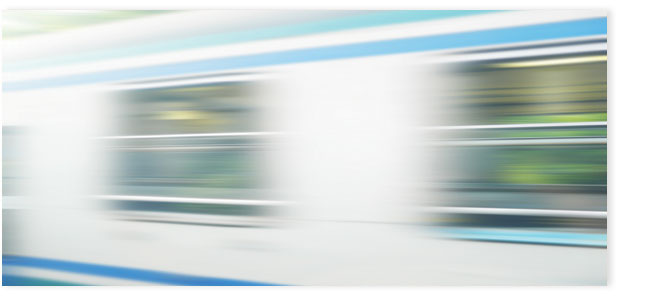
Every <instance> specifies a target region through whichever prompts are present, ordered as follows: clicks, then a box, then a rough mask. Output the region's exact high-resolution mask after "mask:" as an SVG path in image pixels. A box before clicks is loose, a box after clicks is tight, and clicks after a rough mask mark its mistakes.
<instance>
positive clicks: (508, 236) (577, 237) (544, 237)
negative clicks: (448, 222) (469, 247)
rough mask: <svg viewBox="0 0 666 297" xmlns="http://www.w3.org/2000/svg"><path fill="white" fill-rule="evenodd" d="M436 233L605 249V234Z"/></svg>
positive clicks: (466, 230) (468, 230)
mask: <svg viewBox="0 0 666 297" xmlns="http://www.w3.org/2000/svg"><path fill="white" fill-rule="evenodd" d="M438 231H439V232H441V233H442V234H443V235H444V236H445V237H447V238H451V239H467V240H483V241H504V242H519V243H539V244H554V245H580V246H594V247H606V234H589V233H572V232H547V231H525V230H500V229H482V228H442V229H439V230H438Z"/></svg>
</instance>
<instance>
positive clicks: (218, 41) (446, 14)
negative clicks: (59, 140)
mask: <svg viewBox="0 0 666 297" xmlns="http://www.w3.org/2000/svg"><path fill="white" fill-rule="evenodd" d="M490 12H496V11H493V10H402V11H386V12H372V13H367V14H362V15H354V16H348V17H341V18H335V19H327V20H321V21H316V22H309V23H299V24H291V25H284V26H275V27H270V28H260V29H252V30H246V31H237V32H225V33H220V34H211V35H202V36H194V37H190V38H185V39H179V40H171V41H164V42H157V43H151V44H143V45H136V46H131V47H124V48H114V49H108V50H99V51H91V52H84V53H79V54H76V55H67V56H62V57H57V58H46V59H39V60H30V61H25V62H16V63H8V64H6V65H5V67H4V68H3V71H7V72H10V71H20V70H29V69H35V68H42V67H53V66H62V65H66V64H72V63H83V62H91V61H100V60H105V59H113V58H121V57H131V56H138V55H147V54H155V53H162V52H169V51H178V50H186V49H194V48H201V47H208V46H219V45H228V44H234V43H242V42H250V41H259V40H267V39H276V38H286V37H294V36H299V35H308V34H317V33H326V32H335V31H342V30H350V29H359V28H366V27H375V26H383V25H391V24H401V23H409V22H419V21H428V20H435V19H445V18H454V17H462V16H469V15H477V14H483V13H490Z"/></svg>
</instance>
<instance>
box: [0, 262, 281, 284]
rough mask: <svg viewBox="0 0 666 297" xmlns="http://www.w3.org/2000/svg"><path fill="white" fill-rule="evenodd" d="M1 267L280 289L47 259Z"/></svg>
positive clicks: (169, 282)
mask: <svg viewBox="0 0 666 297" xmlns="http://www.w3.org/2000/svg"><path fill="white" fill-rule="evenodd" d="M2 266H3V267H4V268H6V267H7V266H21V267H32V268H41V269H50V270H58V271H66V272H73V273H82V274H89V275H97V276H104V277H112V278H120V279H129V280H137V281H145V282H153V283H162V284H168V285H179V286H277V284H271V283H264V282H254V281H244V280H236V279H227V278H212V277H201V276H192V275H185V274H176V273H170V272H162V271H155V270H147V269H136V268H127V267H120V266H108V265H101V264H91V263H82V262H73V261H65V260H54V259H45V258H35V257H25V256H14V255H3V256H2Z"/></svg>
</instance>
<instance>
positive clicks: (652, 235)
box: [0, 0, 666, 296]
mask: <svg viewBox="0 0 666 297" xmlns="http://www.w3.org/2000/svg"><path fill="white" fill-rule="evenodd" d="M662 3H663V2H661V1H647V0H646V1H638V0H633V1H622V2H621V1H617V2H612V1H584V0H559V1H551V2H548V3H546V2H542V3H541V6H539V5H538V4H536V2H535V1H517V0H502V1H473V0H467V1H454V2H451V3H444V2H443V1H426V0H409V1H404V0H402V1H401V0H393V1H392V0H378V1H362V0H335V1H307V0H280V1H270V0H243V1H229V2H227V3H225V2H221V1H212V0H211V1H204V0H188V1H172V2H167V1H137V0H115V1H112V2H102V1H97V2H95V1H89V0H88V1H86V0H59V1H46V0H40V1H37V0H9V1H5V2H3V5H2V8H3V9H10V8H12V9H17V8H28V9H30V8H32V9H37V8H40V9H55V8H57V9H195V8H237V9H252V8H264V9H266V8H276V9H303V8H306V9H549V8H550V9H555V8H557V9H563V8H577V9H585V8H587V9H590V8H591V9H598V8H605V9H607V10H608V32H609V33H608V36H609V38H608V56H609V61H608V67H609V72H608V75H609V77H608V81H609V83H608V91H609V92H608V94H609V98H608V99H609V101H608V102H609V104H608V114H609V128H608V133H609V150H608V152H609V159H608V165H609V170H608V173H609V181H608V184H609V195H608V199H609V200H608V202H609V205H608V208H609V213H610V215H609V226H608V240H609V243H608V246H609V247H608V251H609V255H610V258H609V271H608V273H609V277H608V280H609V281H608V287H562V288H560V287H526V288H525V287H523V288H520V287H515V288H513V287H471V288H470V287H438V288H410V287H404V288H400V287H395V288H392V287H389V288H310V287H307V288H187V287H182V288H181V287H166V288H145V287H144V288H115V287H113V288H49V287H43V288H17V287H9V288H7V287H3V288H2V292H1V293H0V294H3V295H4V294H8V295H5V296H14V295H18V296H22V295H28V296H33V295H34V296H44V295H46V294H48V296H54V295H55V296H60V295H61V294H62V296H90V295H93V296H118V295H125V294H131V295H135V294H136V295H141V296H181V295H184V294H188V295H189V294H197V296H198V295H199V294H201V295H209V296H221V295H222V296H224V295H226V296H246V295H260V296H263V295H270V296H321V295H324V296H339V295H350V294H352V295H357V294H358V295H362V296H405V295H415V294H419V295H421V294H423V295H427V296H446V295H449V294H450V295H451V296H488V295H492V296H563V295H568V296H607V295H611V296H627V295H636V296H663V294H664V292H666V290H664V288H663V282H664V281H665V276H666V274H665V273H664V268H665V267H666V261H665V260H664V259H666V253H665V252H664V251H663V246H662V245H661V243H662V242H666V241H665V240H663V237H662V235H663V234H664V232H663V230H664V227H666V224H665V219H664V217H665V216H664V214H663V213H664V210H665V209H666V203H665V202H664V201H665V199H666V195H665V194H664V188H663V184H664V183H665V182H664V181H663V180H664V177H666V173H665V172H664V170H665V169H666V162H664V161H665V159H666V157H665V155H664V146H663V144H665V143H666V141H664V133H663V128H664V127H666V125H665V124H664V120H663V118H664V112H666V110H664V107H665V105H666V104H665V103H664V100H666V98H665V96H664V92H663V91H662V88H661V87H662V86H663V85H665V84H664V82H663V81H662V80H663V79H664V77H665V75H664V73H663V70H664V60H663V59H664V55H663V52H664V49H665V47H664V45H665V43H664V37H663V28H665V27H666V26H665V25H664V21H663V20H664V19H665V17H664V14H665V12H664V9H663V8H664V7H663V6H664V5H663V4H662Z"/></svg>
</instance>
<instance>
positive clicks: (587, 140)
mask: <svg viewBox="0 0 666 297" xmlns="http://www.w3.org/2000/svg"><path fill="white" fill-rule="evenodd" d="M606 143H608V140H607V139H606V138H602V137H581V138H540V139H530V138H528V139H483V140H449V141H435V142H430V143H429V144H431V145H436V146H494V145H502V146H503V145H507V146H509V145H558V144H606Z"/></svg>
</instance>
